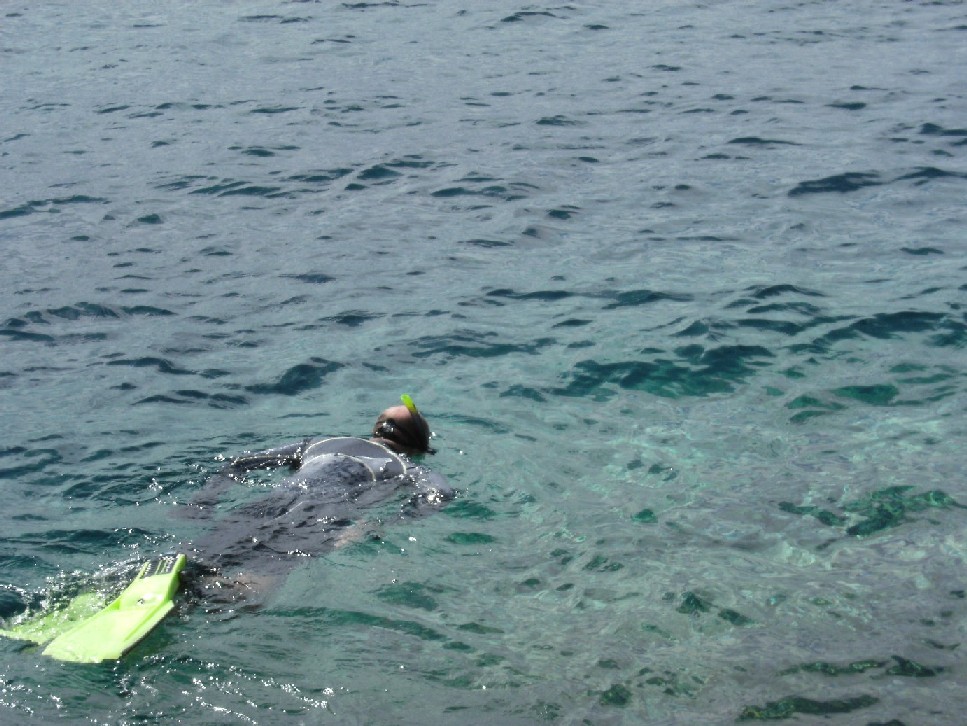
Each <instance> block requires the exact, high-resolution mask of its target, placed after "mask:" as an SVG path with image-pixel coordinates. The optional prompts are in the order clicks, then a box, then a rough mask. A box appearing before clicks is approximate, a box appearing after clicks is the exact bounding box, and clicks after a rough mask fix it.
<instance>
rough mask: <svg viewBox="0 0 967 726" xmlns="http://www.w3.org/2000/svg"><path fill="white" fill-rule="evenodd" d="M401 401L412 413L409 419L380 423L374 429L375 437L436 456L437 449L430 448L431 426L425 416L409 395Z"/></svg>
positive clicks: (387, 420)
mask: <svg viewBox="0 0 967 726" xmlns="http://www.w3.org/2000/svg"><path fill="white" fill-rule="evenodd" d="M400 400H401V401H402V402H403V405H404V406H406V410H407V411H409V412H410V416H409V418H407V419H404V420H402V421H397V420H396V419H394V418H387V419H385V420H383V421H379V422H377V424H376V427H375V428H374V429H373V435H374V436H378V437H379V438H382V439H387V440H389V441H392V442H393V443H395V444H397V445H399V446H401V447H403V448H405V449H408V450H411V451H418V452H421V453H426V454H435V453H436V449H433V448H431V447H430V425H429V424H428V423H427V422H426V419H425V418H423V414H421V413H420V410H419V409H418V408H417V407H416V404H415V403H413V399H412V398H411V397H410V396H409V395H407V394H405V393H404V394H403V395H402V396H400Z"/></svg>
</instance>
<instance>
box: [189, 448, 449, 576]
mask: <svg viewBox="0 0 967 726" xmlns="http://www.w3.org/2000/svg"><path fill="white" fill-rule="evenodd" d="M282 467H287V468H289V469H291V470H292V472H293V473H292V474H291V475H290V476H287V477H286V478H285V479H283V480H282V481H280V482H278V483H277V484H275V485H274V487H273V491H272V492H271V493H269V494H267V495H266V496H264V497H261V498H259V499H258V500H257V501H255V502H252V503H250V504H245V505H242V506H240V507H237V508H234V509H231V510H229V511H227V512H226V513H224V514H222V513H221V512H220V511H218V508H217V506H216V505H217V502H218V496H219V494H220V493H221V492H222V491H224V490H225V489H227V488H228V487H230V486H231V485H233V484H235V483H236V482H238V481H239V480H240V479H241V478H242V477H244V475H245V473H246V472H249V471H252V470H254V469H274V468H282ZM453 497H454V491H453V489H452V488H451V487H450V486H449V485H448V484H447V483H446V480H445V479H444V478H443V477H442V476H440V475H439V474H436V473H434V472H432V471H430V470H429V469H428V468H426V467H424V466H421V465H417V464H414V463H413V462H412V461H410V460H409V459H408V458H407V457H406V456H405V455H402V454H399V453H396V452H394V451H392V450H391V449H390V448H389V447H388V446H386V445H384V444H383V443H381V442H377V441H373V440H367V439H361V438H354V437H327V438H317V439H306V440H304V441H301V442H297V443H294V444H290V445H288V446H283V447H280V448H277V449H269V450H267V451H262V452H258V453H252V454H245V455H242V456H239V457H237V458H235V459H233V460H232V461H231V463H229V464H228V466H226V467H225V468H224V469H222V471H220V472H219V473H218V474H215V475H214V476H213V477H212V478H211V479H210V480H209V482H208V485H207V486H206V488H205V489H204V490H203V491H202V492H201V493H200V494H199V496H197V497H196V498H195V499H194V500H193V501H192V502H191V509H190V510H189V511H190V512H191V515H190V516H191V517H192V518H205V519H208V518H211V519H213V520H214V521H215V524H214V526H213V527H212V529H211V530H210V531H209V532H207V533H206V534H204V535H203V536H201V537H200V538H199V539H198V540H197V541H196V542H195V544H194V549H195V554H194V555H193V557H194V558H196V559H197V560H200V561H201V562H202V563H204V564H206V565H209V566H211V567H212V568H214V569H215V570H216V571H217V572H218V573H219V574H220V576H221V577H223V578H226V577H227V578H234V579H235V580H236V581H239V582H248V583H257V584H258V583H261V584H265V583H266V581H269V580H271V581H274V580H275V579H277V578H278V577H280V576H281V575H283V574H285V573H286V572H288V571H289V570H291V569H292V568H293V567H295V566H296V565H297V564H298V563H299V558H300V557H306V556H315V555H321V554H324V553H326V552H329V551H331V550H333V549H335V548H336V547H338V546H340V544H344V543H345V542H348V541H352V540H353V539H356V538H359V537H361V536H362V535H364V534H365V532H366V530H367V529H368V528H369V527H371V526H372V524H373V522H372V521H368V520H367V519H366V513H367V510H370V509H375V508H382V507H384V506H385V505H387V504H388V503H389V502H391V501H392V500H394V499H395V500H397V501H399V503H400V506H399V510H398V512H397V513H396V515H395V516H397V517H400V518H406V517H413V516H422V515H423V514H424V513H426V512H428V511H432V510H433V509H435V508H437V507H439V506H440V505H441V504H443V503H445V502H447V501H449V500H450V499H452V498H453ZM256 589H264V587H256Z"/></svg>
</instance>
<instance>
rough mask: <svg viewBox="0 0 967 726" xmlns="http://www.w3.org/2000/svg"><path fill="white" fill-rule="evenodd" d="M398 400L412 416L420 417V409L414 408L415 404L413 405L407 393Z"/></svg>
mask: <svg viewBox="0 0 967 726" xmlns="http://www.w3.org/2000/svg"><path fill="white" fill-rule="evenodd" d="M400 400H401V401H402V402H403V405H404V406H406V410H407V411H409V412H410V413H412V414H413V415H414V416H419V415H420V409H418V408H417V407H416V404H415V403H413V399H412V398H410V395H409V394H408V393H404V394H403V395H402V396H400Z"/></svg>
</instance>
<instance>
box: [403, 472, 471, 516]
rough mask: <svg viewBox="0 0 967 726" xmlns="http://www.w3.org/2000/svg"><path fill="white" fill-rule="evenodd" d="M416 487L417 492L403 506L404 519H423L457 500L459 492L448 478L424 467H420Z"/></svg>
mask: <svg viewBox="0 0 967 726" xmlns="http://www.w3.org/2000/svg"><path fill="white" fill-rule="evenodd" d="M418 469H419V471H418V473H417V477H416V481H415V484H414V487H415V489H416V492H415V493H414V494H413V495H412V496H411V497H410V498H409V499H408V500H407V501H406V502H405V503H404V504H403V507H402V510H401V512H400V514H401V515H402V516H404V517H421V516H423V515H424V514H429V513H430V512H431V511H435V510H437V509H439V508H440V507H442V506H444V505H445V504H446V503H447V502H449V501H451V500H452V499H455V498H456V496H457V491H456V490H455V489H454V488H453V487H452V486H450V484H449V483H448V482H447V480H446V477H445V476H443V475H442V474H438V473H437V472H435V471H430V470H429V469H426V468H424V467H418Z"/></svg>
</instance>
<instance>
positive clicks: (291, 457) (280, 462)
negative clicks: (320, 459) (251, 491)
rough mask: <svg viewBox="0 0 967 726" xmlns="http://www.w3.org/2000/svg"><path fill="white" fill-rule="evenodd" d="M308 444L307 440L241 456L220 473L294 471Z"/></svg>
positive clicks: (300, 461)
mask: <svg viewBox="0 0 967 726" xmlns="http://www.w3.org/2000/svg"><path fill="white" fill-rule="evenodd" d="M308 443H309V440H308V439H307V440H303V441H297V442H296V443H294V444H288V445H286V446H280V447H278V448H275V449H266V450H265V451H256V452H254V453H245V454H241V455H239V456H236V457H235V458H234V459H232V460H231V461H230V462H229V463H228V466H226V467H225V468H224V469H222V472H223V473H226V474H229V475H232V474H244V473H245V472H247V471H252V470H253V469H277V468H280V467H283V466H288V467H289V468H291V469H296V468H298V466H299V465H300V464H301V463H302V452H303V451H305V449H306V446H307V445H308Z"/></svg>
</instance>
